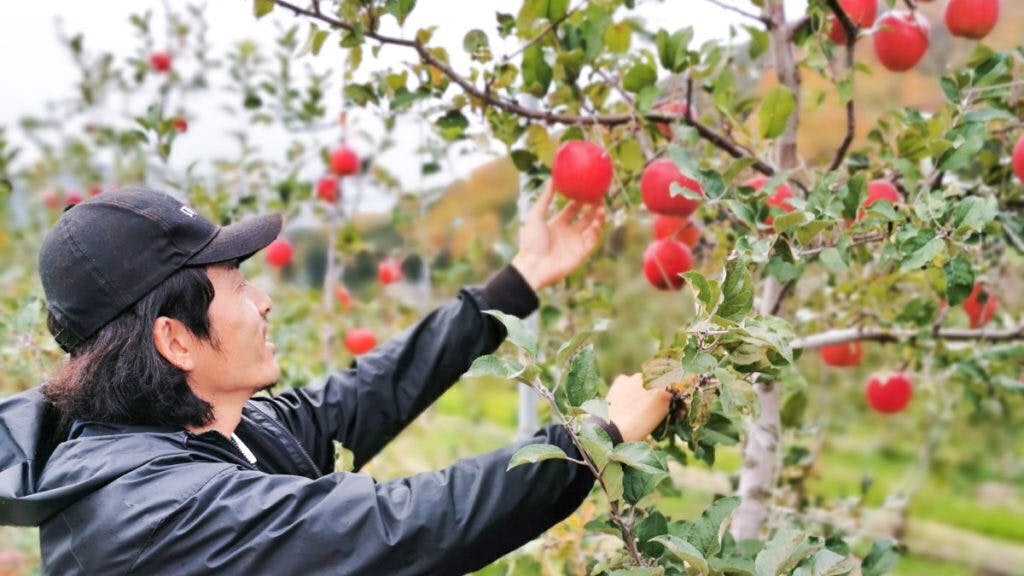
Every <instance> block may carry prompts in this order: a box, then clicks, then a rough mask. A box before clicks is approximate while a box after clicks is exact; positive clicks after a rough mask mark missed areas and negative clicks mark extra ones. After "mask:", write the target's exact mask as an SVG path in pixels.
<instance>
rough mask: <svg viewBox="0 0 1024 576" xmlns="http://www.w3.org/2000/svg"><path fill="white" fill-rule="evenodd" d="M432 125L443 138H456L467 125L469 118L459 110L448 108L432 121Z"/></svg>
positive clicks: (459, 136)
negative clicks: (442, 114) (443, 113)
mask: <svg viewBox="0 0 1024 576" xmlns="http://www.w3.org/2000/svg"><path fill="white" fill-rule="evenodd" d="M434 126H436V127H437V129H438V132H440V134H441V137H442V138H444V139H445V140H448V141H452V140H458V139H459V138H462V136H463V134H464V133H465V132H466V128H468V127H469V119H467V118H466V116H465V115H464V114H463V113H462V112H460V111H459V110H449V111H448V112H447V113H445V115H444V116H441V117H440V118H438V119H437V120H436V121H435V122H434Z"/></svg>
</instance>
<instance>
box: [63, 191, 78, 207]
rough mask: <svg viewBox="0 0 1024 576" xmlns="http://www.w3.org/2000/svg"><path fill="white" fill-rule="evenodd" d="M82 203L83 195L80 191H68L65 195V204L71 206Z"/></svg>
mask: <svg viewBox="0 0 1024 576" xmlns="http://www.w3.org/2000/svg"><path fill="white" fill-rule="evenodd" d="M81 201H82V193H81V192H79V191H78V190H68V191H67V193H65V194H64V204H65V205H67V206H71V205H72V204H78V203H79V202H81Z"/></svg>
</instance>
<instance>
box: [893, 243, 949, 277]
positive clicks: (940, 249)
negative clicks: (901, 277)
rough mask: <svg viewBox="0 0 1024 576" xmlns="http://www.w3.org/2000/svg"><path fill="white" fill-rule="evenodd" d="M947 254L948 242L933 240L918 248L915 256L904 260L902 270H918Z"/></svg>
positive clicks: (912, 255)
mask: <svg viewBox="0 0 1024 576" xmlns="http://www.w3.org/2000/svg"><path fill="white" fill-rule="evenodd" d="M945 253H946V241H945V240H943V239H942V238H932V239H931V240H929V241H928V243H927V244H925V245H924V246H922V247H920V248H918V249H917V250H915V251H914V253H913V254H911V255H910V256H908V257H907V258H906V259H904V260H903V263H902V264H901V265H900V270H901V271H903V272H906V271H908V270H916V269H918V268H920V267H922V266H924V265H925V264H928V263H929V262H931V261H933V260H935V259H936V258H938V257H939V256H941V255H943V254H945Z"/></svg>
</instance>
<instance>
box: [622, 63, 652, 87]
mask: <svg viewBox="0 0 1024 576" xmlns="http://www.w3.org/2000/svg"><path fill="white" fill-rule="evenodd" d="M657 80H658V73H657V72H655V71H654V68H651V67H650V66H648V65H647V64H643V63H636V64H634V65H633V66H631V67H630V68H629V70H627V71H626V75H625V76H623V77H622V87H623V88H625V89H626V91H627V92H632V93H634V94H635V93H637V92H639V91H640V90H641V89H643V88H644V87H645V86H651V85H653V84H654V83H655V82H656V81H657Z"/></svg>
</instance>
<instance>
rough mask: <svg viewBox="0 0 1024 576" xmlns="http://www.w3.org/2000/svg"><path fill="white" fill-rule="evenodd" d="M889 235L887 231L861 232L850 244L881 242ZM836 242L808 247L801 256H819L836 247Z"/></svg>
mask: <svg viewBox="0 0 1024 576" xmlns="http://www.w3.org/2000/svg"><path fill="white" fill-rule="evenodd" d="M888 236H889V234H888V233H886V232H871V233H868V234H861V235H859V236H854V237H853V241H852V242H851V243H850V246H859V245H861V244H870V243H871V242H880V241H882V240H885V239H886V238H887V237H888ZM835 247H836V245H835V244H822V245H821V246H815V247H814V248H808V249H806V250H802V251H801V252H800V256H801V257H804V258H808V257H811V256H817V255H818V254H820V253H822V252H824V251H825V250H828V249H829V248H835Z"/></svg>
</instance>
